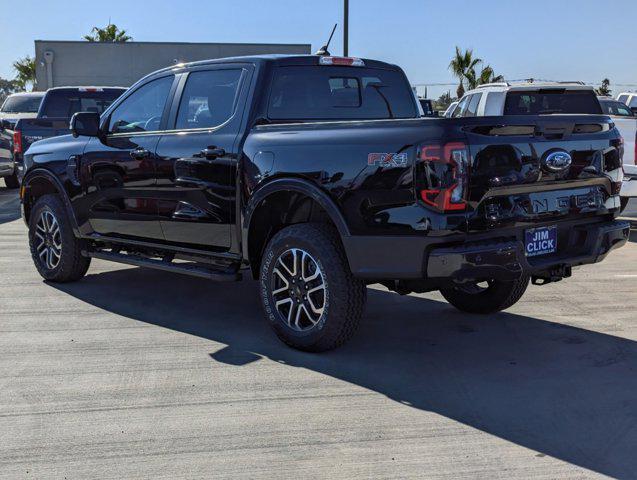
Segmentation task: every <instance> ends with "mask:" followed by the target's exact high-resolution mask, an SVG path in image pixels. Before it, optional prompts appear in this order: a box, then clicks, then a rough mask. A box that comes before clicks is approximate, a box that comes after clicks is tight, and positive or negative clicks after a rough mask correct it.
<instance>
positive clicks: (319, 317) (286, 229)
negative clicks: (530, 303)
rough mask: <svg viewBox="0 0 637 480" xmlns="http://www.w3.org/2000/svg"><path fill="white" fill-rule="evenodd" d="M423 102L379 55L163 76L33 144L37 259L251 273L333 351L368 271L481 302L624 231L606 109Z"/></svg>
mask: <svg viewBox="0 0 637 480" xmlns="http://www.w3.org/2000/svg"><path fill="white" fill-rule="evenodd" d="M416 102H417V99H416V98H415V96H414V95H413V93H412V91H411V89H410V86H409V83H408V81H407V78H406V77H405V74H404V73H403V71H402V70H401V69H400V68H399V67H397V66H394V65H390V64H387V63H383V62H379V61H374V60H367V59H357V58H343V57H331V56H310V55H307V56H256V57H240V58H229V59H219V60H212V61H205V62H197V63H191V64H187V65H179V66H175V67H171V68H169V69H165V70H161V71H159V72H156V73H153V74H151V75H149V76H147V77H146V78H144V79H142V80H140V81H139V82H138V83H137V84H136V85H134V86H133V87H131V88H130V90H129V91H128V92H127V93H126V94H124V95H123V96H122V97H121V98H119V99H118V100H117V101H116V102H114V104H113V105H112V106H111V107H110V108H109V109H108V110H107V111H106V112H104V114H103V115H102V116H101V117H100V116H98V115H97V114H96V113H78V114H76V115H75V116H74V117H73V119H72V121H71V128H72V133H73V134H72V135H67V136H62V137H57V138H52V139H48V140H43V141H40V142H36V143H34V144H33V145H32V146H31V148H30V149H29V150H28V152H26V156H25V165H26V176H25V178H24V181H23V184H22V188H21V200H22V207H23V217H24V220H25V222H26V223H27V225H28V226H29V242H30V248H31V252H32V256H33V260H34V262H35V266H36V268H37V270H38V271H39V272H40V274H41V275H42V276H43V277H44V278H45V279H47V280H49V281H57V282H68V281H73V280H78V279H79V278H81V277H82V276H83V275H84V274H85V273H86V272H87V269H88V268H89V263H90V261H91V258H98V259H104V260H111V261H115V262H121V263H125V264H131V265H137V266H141V267H152V268H158V269H162V270H168V271H173V272H178V273H185V274H190V275H197V276H200V277H203V278H208V279H212V280H220V281H221V280H237V279H239V278H240V277H241V274H242V273H243V270H248V271H251V274H252V276H253V277H254V278H256V279H258V280H259V285H260V288H259V290H260V296H261V299H262V303H263V308H264V312H265V316H266V318H267V319H268V321H269V322H270V323H271V325H272V327H273V328H274V330H275V331H276V333H277V334H278V336H279V337H280V338H281V339H282V340H283V341H284V342H285V343H287V344H289V345H291V346H293V347H295V348H299V349H303V350H309V351H323V350H328V349H331V348H334V347H337V346H339V345H341V344H342V343H343V342H344V341H346V340H347V339H348V338H349V337H350V336H351V335H352V333H353V332H354V330H355V328H356V326H357V324H358V323H359V320H360V318H361V315H362V313H363V308H364V304H365V298H366V285H367V284H371V283H382V284H384V285H385V286H387V287H388V288H389V289H391V290H394V291H397V292H399V293H401V294H405V293H409V292H425V291H432V290H440V291H441V292H442V294H443V295H444V297H445V298H446V299H447V300H448V301H449V302H450V303H451V304H452V305H454V306H456V307H457V308H459V309H461V310H464V311H467V312H473V313H483V314H485V313H491V312H496V311H499V310H502V309H505V308H508V307H510V306H511V305H513V304H514V303H515V302H517V301H518V300H519V299H520V297H521V296H522V294H523V293H524V291H525V290H526V288H527V286H528V284H529V281H532V282H533V283H534V284H540V285H541V284H547V283H550V282H554V281H558V280H561V279H562V278H565V277H568V276H570V275H571V268H572V267H574V266H578V265H583V264H588V263H595V262H599V261H601V260H602V259H603V258H604V257H605V256H606V255H607V254H608V253H609V252H610V251H611V250H612V249H614V248H617V247H619V246H621V245H623V244H624V243H625V242H626V240H627V238H628V234H629V225H628V223H627V222H622V221H617V220H615V216H616V215H617V213H618V209H619V197H618V194H619V189H620V187H621V181H622V176H621V175H622V173H621V172H622V170H621V161H622V153H623V152H622V150H623V142H622V139H621V137H620V135H619V134H618V132H617V130H616V129H615V128H614V126H613V124H612V122H611V120H610V119H609V118H608V117H607V116H603V115H563V116H561V115H541V116H509V117H480V118H477V117H476V118H453V119H445V118H420V117H419V113H418V112H419V109H418V107H417V103H416ZM199 300H203V299H199ZM212 311H214V309H213V310H211V312H212ZM423 313H425V312H423Z"/></svg>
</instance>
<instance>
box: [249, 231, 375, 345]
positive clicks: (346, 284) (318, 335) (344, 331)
mask: <svg viewBox="0 0 637 480" xmlns="http://www.w3.org/2000/svg"><path fill="white" fill-rule="evenodd" d="M294 249H300V250H302V251H304V252H306V253H307V254H309V255H310V256H311V258H312V260H313V261H315V263H316V265H317V266H318V267H319V268H320V271H321V272H322V277H321V278H322V279H323V283H324V285H325V288H324V297H323V299H324V303H323V313H322V314H321V316H320V319H319V320H318V321H317V323H316V324H315V325H314V326H310V327H309V330H308V331H302V332H301V331H298V330H295V329H294V328H292V326H291V325H289V324H288V321H287V319H286V318H285V317H284V315H283V314H282V313H281V312H280V311H278V310H277V308H276V304H275V300H274V296H273V293H272V292H273V291H274V288H273V282H274V280H273V278H274V275H275V273H274V269H275V267H276V265H278V260H279V258H281V256H282V255H284V254H285V252H289V251H291V250H294ZM259 282H260V285H259V287H260V288H259V290H260V297H261V303H262V305H263V310H264V313H265V316H266V318H267V320H268V321H269V323H270V325H271V326H272V328H273V329H274V331H275V333H276V334H277V336H278V337H279V338H280V339H281V340H282V341H283V342H284V343H286V344H287V345H289V346H291V347H293V348H296V349H298V350H303V351H309V352H323V351H327V350H331V349H334V348H337V347H339V346H341V345H343V344H344V343H345V342H346V341H347V340H349V338H350V337H351V336H352V335H353V334H354V332H355V331H356V328H357V327H358V324H359V323H360V319H361V316H362V314H363V311H364V308H365V301H366V299H367V289H366V286H365V283H364V282H363V281H361V280H359V279H357V278H354V276H353V275H352V273H351V271H350V269H349V264H348V262H347V258H346V256H345V252H344V251H343V247H342V245H341V241H340V238H339V236H338V232H337V231H336V230H335V229H334V227H332V226H330V225H325V224H320V223H302V224H295V225H291V226H289V227H285V228H284V229H282V230H280V231H279V232H278V233H276V234H275V235H274V236H273V237H272V239H270V241H269V242H268V245H267V246H266V248H265V251H264V253H263V259H262V262H261V269H260V278H259Z"/></svg>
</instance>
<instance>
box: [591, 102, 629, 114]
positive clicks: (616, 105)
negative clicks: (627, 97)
mask: <svg viewBox="0 0 637 480" xmlns="http://www.w3.org/2000/svg"><path fill="white" fill-rule="evenodd" d="M599 103H600V104H601V105H602V110H604V113H605V114H607V115H616V116H619V117H632V116H633V112H631V111H630V108H628V107H627V106H626V105H625V104H623V103H620V102H617V101H615V100H600V102H599Z"/></svg>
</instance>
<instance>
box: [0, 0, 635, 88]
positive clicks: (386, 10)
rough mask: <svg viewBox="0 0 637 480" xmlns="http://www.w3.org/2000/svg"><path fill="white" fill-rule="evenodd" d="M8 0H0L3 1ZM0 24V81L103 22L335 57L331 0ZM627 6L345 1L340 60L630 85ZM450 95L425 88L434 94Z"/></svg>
mask: <svg viewBox="0 0 637 480" xmlns="http://www.w3.org/2000/svg"><path fill="white" fill-rule="evenodd" d="M8 1H9V0H2V2H3V3H4V2H7V3H8ZM11 5H12V7H11V10H12V13H10V14H7V8H3V9H2V11H3V12H4V13H3V15H2V16H1V17H0V76H2V77H5V78H10V77H12V76H13V72H12V68H11V62H12V61H13V60H15V59H16V58H17V57H21V56H24V55H27V54H28V55H33V48H34V47H33V40H35V39H49V40H70V39H81V37H82V35H83V34H85V33H88V32H89V30H90V29H91V27H92V26H94V25H105V24H107V23H108V20H109V17H110V18H111V20H112V22H113V23H115V24H117V25H118V26H120V27H121V28H125V29H126V30H128V31H129V33H130V34H131V35H132V36H133V37H134V39H135V40H140V41H186V42H274V43H288V42H289V43H311V44H312V48H313V50H316V49H317V48H318V47H319V46H320V45H321V44H322V43H323V42H324V41H325V40H326V38H327V36H328V34H329V31H330V29H331V27H332V25H333V24H334V23H335V22H338V23H339V28H338V30H337V32H336V34H335V36H334V37H335V38H334V40H333V43H332V48H331V50H332V53H335V54H340V53H341V51H342V31H341V24H342V0H320V1H310V0H297V1H291V0H260V1H259V0H208V1H203V0H200V1H194V0H180V1H179V2H176V1H174V0H171V1H168V0H153V1H145V0H137V1H131V0H127V1H119V0H109V1H107V2H100V1H95V2H91V1H86V0H84V1H76V0H71V1H58V2H50V1H33V0H21V1H17V2H16V1H14V2H11ZM636 20H637V0H605V1H604V0H552V1H550V0H527V1H522V0H394V1H389V0H386V1H381V0H350V55H357V56H362V57H370V58H376V59H381V60H386V61H390V62H393V63H397V64H399V65H400V66H402V67H403V68H404V69H405V71H406V72H407V75H408V76H409V79H410V81H411V82H412V83H447V82H453V78H452V76H451V75H450V73H449V71H448V69H447V66H448V64H449V59H450V57H451V55H452V54H453V51H454V47H455V45H459V46H461V47H463V48H473V49H474V50H475V53H476V54H477V55H478V56H479V57H481V58H483V59H484V60H486V61H487V62H488V63H489V64H491V65H492V66H493V67H494V69H495V70H496V72H497V73H501V74H504V75H505V76H506V77H507V78H509V79H518V78H528V77H535V78H546V79H556V80H584V81H587V82H599V81H600V80H601V79H602V78H604V77H609V78H610V79H611V82H612V83H625V84H635V86H633V87H615V91H617V90H620V89H637V58H636V57H637V51H636V48H635V47H636V46H637V23H636ZM449 88H451V89H453V87H437V88H431V89H430V90H429V93H430V96H432V94H435V95H437V94H439V93H441V91H442V90H446V89H449Z"/></svg>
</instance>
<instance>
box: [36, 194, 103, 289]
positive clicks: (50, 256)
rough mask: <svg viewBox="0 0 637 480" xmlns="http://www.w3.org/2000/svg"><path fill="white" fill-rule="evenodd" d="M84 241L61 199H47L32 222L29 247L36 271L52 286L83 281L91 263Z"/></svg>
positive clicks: (38, 205)
mask: <svg viewBox="0 0 637 480" xmlns="http://www.w3.org/2000/svg"><path fill="white" fill-rule="evenodd" d="M83 246H84V243H83V241H81V240H79V239H78V238H76V237H75V234H74V233H73V229H72V227H71V222H70V221H69V219H68V218H67V213H66V209H65V208H64V205H63V204H62V200H61V199H60V197H58V196H57V195H44V196H43V197H41V198H40V199H38V201H37V202H36V203H35V206H34V207H33V210H32V212H31V216H30V218H29V247H30V248H31V257H32V258H33V263H34V264H35V268H36V269H37V270H38V272H39V273H40V275H41V276H42V278H44V279H45V280H49V281H52V282H72V281H75V280H79V279H80V278H82V277H83V276H84V275H85V274H86V271H87V270H88V267H89V265H90V264H91V259H90V258H87V257H84V256H82V247H83Z"/></svg>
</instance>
